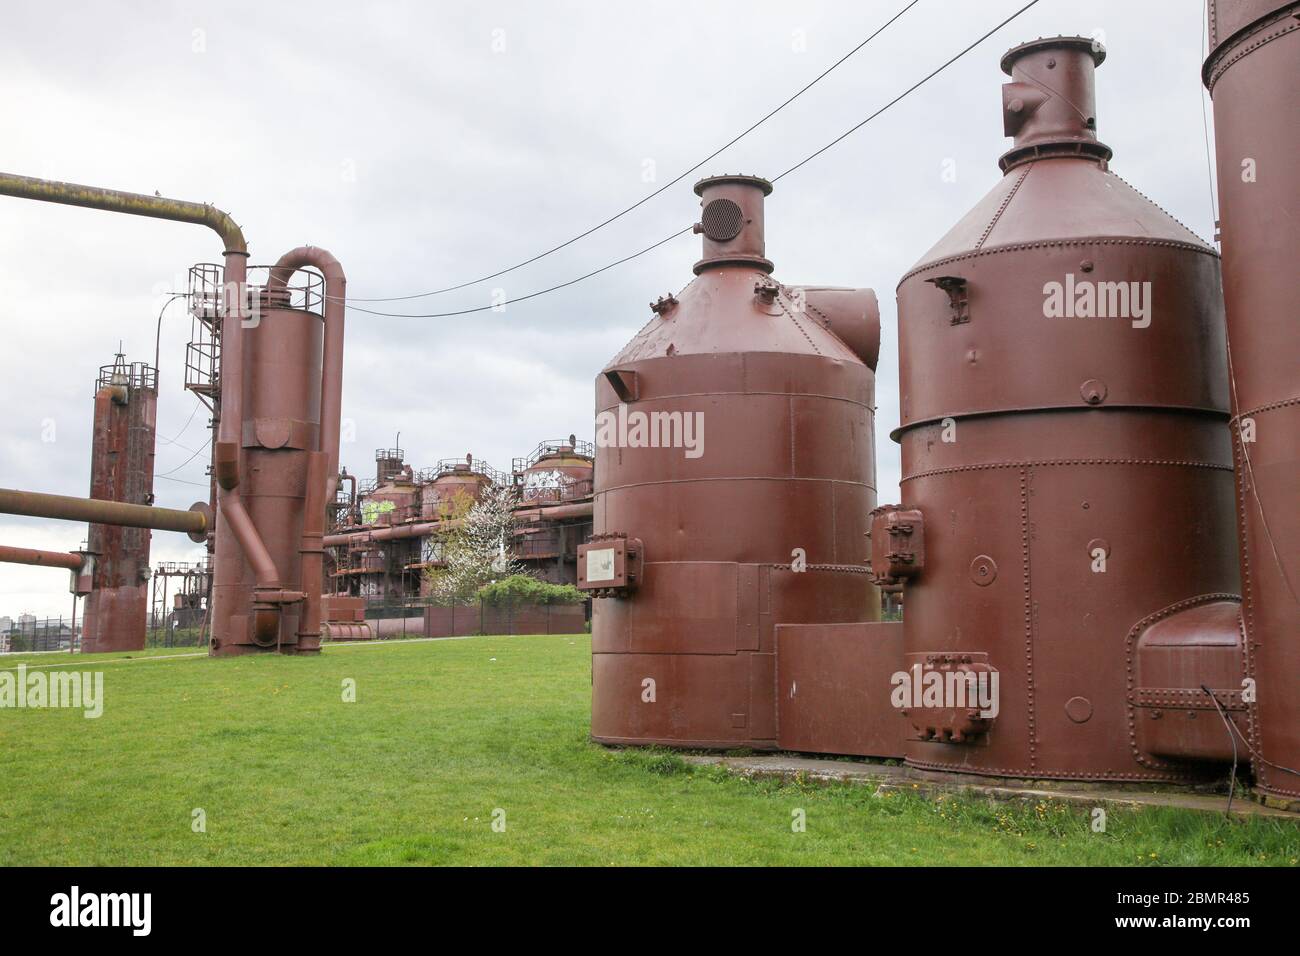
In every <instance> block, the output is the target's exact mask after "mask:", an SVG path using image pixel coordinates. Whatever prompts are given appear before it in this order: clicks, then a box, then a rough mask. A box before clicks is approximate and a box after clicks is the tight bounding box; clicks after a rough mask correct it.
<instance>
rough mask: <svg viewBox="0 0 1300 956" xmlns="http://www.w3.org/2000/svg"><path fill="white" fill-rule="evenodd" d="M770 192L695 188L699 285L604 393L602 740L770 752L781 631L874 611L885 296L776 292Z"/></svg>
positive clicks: (597, 667)
mask: <svg viewBox="0 0 1300 956" xmlns="http://www.w3.org/2000/svg"><path fill="white" fill-rule="evenodd" d="M771 189H772V187H771V184H770V183H769V182H767V181H766V180H764V179H760V178H758V177H755V176H716V177H712V178H708V179H704V180H701V181H700V182H699V183H697V184H696V186H695V191H696V193H697V194H698V195H699V196H700V197H701V205H702V207H703V213H702V218H701V223H700V225H699V226H697V231H698V232H702V233H703V236H704V256H703V258H702V259H701V260H700V261H699V262H697V263H696V264H695V274H696V278H695V279H694V281H692V282H691V283H690V284H689V285H688V286H686V288H685V289H683V290H682V291H681V292H679V293H677V294H676V295H668V296H665V297H663V298H661V299H660V300H659V301H658V302H657V303H655V304H654V305H653V306H651V309H652V311H653V315H652V317H651V318H650V321H649V322H648V323H647V324H646V326H645V327H644V328H643V329H642V330H641V331H640V332H639V333H638V334H637V336H636V337H635V338H634V339H633V340H632V341H631V342H630V343H629V344H628V345H627V346H626V347H625V348H624V349H623V350H622V351H621V352H620V353H619V354H618V355H617V356H616V357H615V358H614V359H613V360H612V361H611V362H610V363H609V364H608V365H607V366H606V368H605V369H604V371H603V372H602V373H601V374H600V375H599V376H597V379H596V446H597V447H596V468H595V475H596V478H595V480H596V485H595V501H594V506H595V507H594V531H595V534H594V537H593V540H592V541H591V542H590V543H589V544H586V545H583V546H582V547H581V548H580V549H579V555H578V583H579V587H581V588H584V589H586V590H588V591H589V592H590V593H592V594H594V595H595V602H594V607H593V622H592V715H591V734H592V737H593V738H594V739H596V740H598V741H601V742H605V743H616V744H617V743H638V744H649V743H657V744H667V745H674V746H686V747H755V748H770V747H773V746H775V742H776V736H777V733H776V726H775V723H776V715H775V680H776V678H775V632H774V628H775V625H776V624H777V623H816V622H855V621H868V620H874V619H875V618H876V617H877V616H878V614H879V595H878V593H877V591H876V589H875V588H874V587H873V586H871V584H870V583H869V580H868V578H867V576H866V574H865V573H864V572H865V566H864V564H863V560H864V558H865V542H864V537H863V535H864V533H865V531H866V528H867V523H866V522H867V514H868V512H870V511H871V509H872V508H873V506H874V505H875V497H876V490H875V462H874V458H873V455H872V444H871V442H872V437H871V436H872V420H873V409H874V390H875V374H874V369H873V366H874V362H875V353H876V346H877V344H878V340H879V319H878V313H877V311H876V309H875V297H874V294H872V293H871V292H870V291H869V290H856V291H849V290H815V291H808V290H805V289H802V288H798V287H789V286H783V285H781V284H780V283H778V282H776V281H775V280H774V279H772V277H771V272H772V271H773V265H772V263H771V262H770V261H769V260H768V259H767V258H766V257H765V250H764V236H763V202H764V197H766V196H767V195H768V194H769V193H770V192H771ZM855 345H856V346H857V349H856V350H855ZM864 357H865V361H864Z"/></svg>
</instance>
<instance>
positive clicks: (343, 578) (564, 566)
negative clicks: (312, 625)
mask: <svg viewBox="0 0 1300 956" xmlns="http://www.w3.org/2000/svg"><path fill="white" fill-rule="evenodd" d="M593 466H594V455H593V448H592V445H591V443H590V442H585V441H579V440H578V439H577V437H576V436H574V435H570V436H569V437H568V438H567V439H555V440H551V441H544V442H541V443H540V444H539V445H538V446H537V447H536V448H534V449H533V450H532V452H530V453H529V454H528V455H526V456H522V457H519V458H515V459H514V460H513V462H512V467H511V469H510V470H509V471H502V470H499V469H496V468H493V467H492V466H491V465H489V464H488V463H487V462H485V461H482V460H480V459H477V458H475V457H474V456H473V455H472V454H467V455H465V457H464V458H445V459H443V460H441V461H439V462H438V463H437V464H436V465H434V466H433V467H432V468H423V469H420V470H418V471H417V470H416V469H415V468H414V467H413V466H411V465H410V464H407V462H406V453H405V451H403V450H402V449H401V448H396V447H394V448H380V449H377V450H376V451H375V476H374V478H371V479H366V480H364V481H360V482H358V480H357V478H356V476H355V475H351V474H348V473H347V471H346V469H344V473H343V474H342V475H341V476H340V477H341V479H342V482H343V483H346V486H347V487H343V484H341V485H340V487H339V491H338V496H337V498H336V500H335V502H334V506H333V508H332V514H333V523H332V525H331V528H330V532H329V534H327V535H326V536H325V538H324V545H325V548H326V551H327V554H328V555H329V558H328V559H327V561H326V568H327V571H328V574H329V577H330V578H331V580H332V581H333V582H334V586H333V594H332V595H331V596H330V598H329V600H328V601H327V605H328V608H329V610H328V615H329V618H328V626H327V633H328V635H329V636H330V637H332V638H334V639H339V640H349V639H352V640H355V639H366V638H373V637H384V636H389V635H390V634H395V633H404V634H410V633H419V634H426V635H427V636H430V637H434V636H446V635H450V634H453V633H455V634H459V633H475V632H476V630H473V629H470V628H473V627H474V626H475V624H476V617H475V614H474V613H469V609H468V608H465V607H462V608H461V609H460V623H459V624H457V621H456V617H455V615H456V609H455V608H448V609H438V608H428V607H427V605H429V603H430V598H431V593H430V591H431V588H430V574H429V572H430V571H431V570H435V569H438V568H440V567H443V566H444V565H445V561H444V553H443V550H444V544H445V542H446V539H447V536H448V535H449V534H450V533H452V532H454V531H455V530H456V529H458V528H459V527H460V526H461V523H462V521H463V519H464V518H465V516H466V514H467V513H468V512H469V510H470V509H471V508H472V507H473V506H474V505H475V504H477V503H478V502H479V501H480V500H481V499H482V497H483V495H484V492H486V491H487V490H488V489H500V490H503V491H505V492H508V494H509V498H508V500H509V502H510V504H509V507H510V508H511V511H512V517H513V529H512V533H511V540H510V541H509V542H505V544H506V546H507V550H508V553H509V554H510V555H511V557H512V558H513V559H514V560H515V561H516V562H517V563H518V564H519V565H521V566H522V568H523V569H524V571H525V572H526V573H528V574H530V575H532V576H533V577H536V578H538V579H540V580H543V581H548V582H551V583H553V584H575V583H576V582H577V555H578V546H579V545H581V544H582V543H583V542H585V541H586V540H588V539H589V538H590V537H591V520H592V519H591V515H592V481H593V478H592V472H593ZM566 620H570V621H571V620H572V618H566ZM477 623H478V624H482V623H483V622H482V621H481V619H478V620H477ZM581 623H582V622H581V621H579V624H581Z"/></svg>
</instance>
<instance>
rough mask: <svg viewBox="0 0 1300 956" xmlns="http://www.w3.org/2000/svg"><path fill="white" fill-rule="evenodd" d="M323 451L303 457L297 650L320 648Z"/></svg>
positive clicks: (322, 555)
mask: <svg viewBox="0 0 1300 956" xmlns="http://www.w3.org/2000/svg"><path fill="white" fill-rule="evenodd" d="M328 460H329V456H328V455H327V454H325V452H321V451H316V452H312V453H311V454H310V455H309V456H308V457H307V494H306V497H305V501H304V504H303V507H304V517H303V523H302V544H301V545H300V546H299V549H298V550H299V554H300V555H301V573H300V580H301V581H302V583H301V584H300V585H299V586H300V587H301V588H302V592H303V595H304V597H303V602H302V613H301V615H300V616H299V618H298V653H300V654H302V653H307V652H311V651H316V650H319V649H320V622H321V593H320V592H321V581H322V579H323V574H324V570H325V550H324V546H323V545H322V543H321V542H322V539H323V538H324V534H325V500H326V499H325V478H326V476H328V475H329V471H328V465H327V462H328Z"/></svg>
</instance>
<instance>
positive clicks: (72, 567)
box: [0, 544, 86, 571]
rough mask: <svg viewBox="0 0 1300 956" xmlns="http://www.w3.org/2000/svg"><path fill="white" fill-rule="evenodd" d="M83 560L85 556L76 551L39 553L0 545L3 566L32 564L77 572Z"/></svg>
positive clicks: (0, 561) (33, 550)
mask: <svg viewBox="0 0 1300 956" xmlns="http://www.w3.org/2000/svg"><path fill="white" fill-rule="evenodd" d="M85 560H86V559H85V556H84V555H82V554H78V553H77V552H76V551H41V550H39V549H38V548H14V547H10V546H9V545H4V544H0V563H3V564H32V565H37V566H39V567H44V568H66V569H67V570H69V571H79V570H81V566H82V564H84V563H85Z"/></svg>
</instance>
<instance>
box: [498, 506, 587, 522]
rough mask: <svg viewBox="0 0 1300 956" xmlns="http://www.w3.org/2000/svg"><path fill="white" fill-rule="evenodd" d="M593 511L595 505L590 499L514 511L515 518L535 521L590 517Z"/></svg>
mask: <svg viewBox="0 0 1300 956" xmlns="http://www.w3.org/2000/svg"><path fill="white" fill-rule="evenodd" d="M594 513H595V505H594V504H593V503H592V502H590V501H580V502H577V503H576V504H567V505H542V506H541V507H539V508H530V509H527V510H524V511H516V512H515V518H517V519H518V520H520V521H536V520H537V519H539V518H555V519H559V518H590V517H591V516H592V515H593V514H594Z"/></svg>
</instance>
